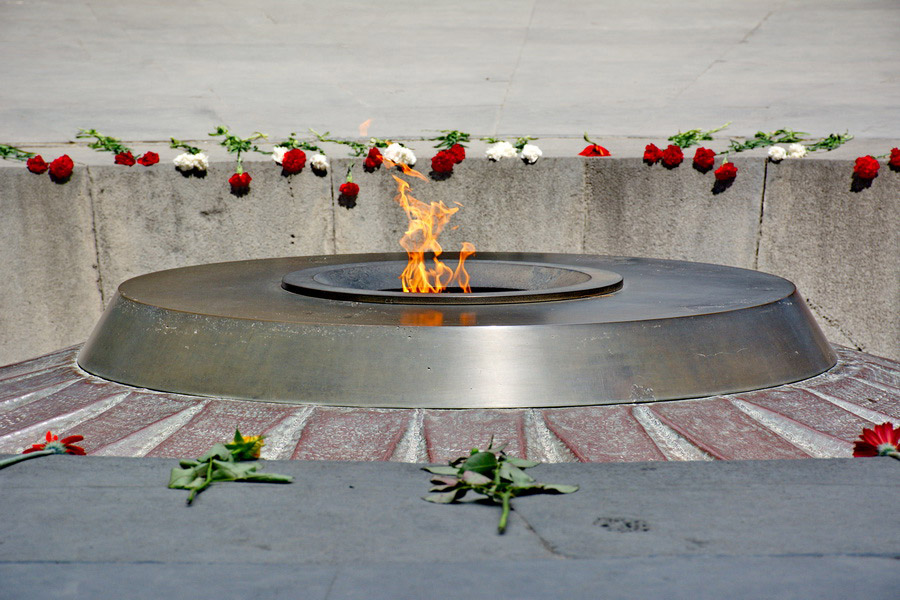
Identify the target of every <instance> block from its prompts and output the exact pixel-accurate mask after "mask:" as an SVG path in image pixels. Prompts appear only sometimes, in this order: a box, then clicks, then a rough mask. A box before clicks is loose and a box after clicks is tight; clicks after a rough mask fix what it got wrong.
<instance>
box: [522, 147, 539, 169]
mask: <svg viewBox="0 0 900 600" xmlns="http://www.w3.org/2000/svg"><path fill="white" fill-rule="evenodd" d="M543 155H544V153H543V152H542V151H541V149H540V148H538V147H537V146H535V145H534V144H525V145H524V146H522V151H521V152H519V158H521V159H522V160H524V161H525V162H526V163H527V164H529V165H533V164H534V163H536V162H537V159H539V158H540V157H541V156H543Z"/></svg>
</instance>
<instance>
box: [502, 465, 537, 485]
mask: <svg viewBox="0 0 900 600" xmlns="http://www.w3.org/2000/svg"><path fill="white" fill-rule="evenodd" d="M500 477H502V478H503V479H507V480H509V481H512V482H513V484H515V485H517V486H523V485H528V484H530V483H534V481H535V480H534V477H531V476H530V475H529V474H528V473H526V472H525V471H523V470H522V469H520V468H519V467H515V466H513V465H511V464H510V463H509V462H507V461H504V462H503V463H501V464H500Z"/></svg>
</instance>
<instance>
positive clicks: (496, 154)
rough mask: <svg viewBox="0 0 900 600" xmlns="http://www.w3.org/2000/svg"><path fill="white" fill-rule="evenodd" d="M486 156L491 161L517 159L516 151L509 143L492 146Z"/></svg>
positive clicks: (498, 143)
mask: <svg viewBox="0 0 900 600" xmlns="http://www.w3.org/2000/svg"><path fill="white" fill-rule="evenodd" d="M485 154H486V155H487V157H488V158H489V159H491V160H494V161H497V160H500V159H501V158H515V156H516V149H515V147H514V146H513V145H512V144H510V143H509V142H497V143H496V144H492V145H490V146H489V147H488V149H487V150H486V151H485Z"/></svg>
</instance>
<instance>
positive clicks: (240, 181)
mask: <svg viewBox="0 0 900 600" xmlns="http://www.w3.org/2000/svg"><path fill="white" fill-rule="evenodd" d="M251 181H253V178H252V177H250V173H244V172H240V173H235V174H234V175H232V176H231V177H229V179H228V183H230V184H231V191H232V192H233V193H235V194H243V193H246V192H247V191H248V190H249V189H250V182H251Z"/></svg>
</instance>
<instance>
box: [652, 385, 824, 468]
mask: <svg viewBox="0 0 900 600" xmlns="http://www.w3.org/2000/svg"><path fill="white" fill-rule="evenodd" d="M650 410H651V411H652V412H653V413H654V414H655V415H656V416H657V418H659V420H660V421H662V422H663V423H665V424H666V425H668V426H669V427H671V428H672V429H674V430H675V431H677V432H678V433H679V434H681V435H682V436H684V437H685V438H686V439H687V440H688V441H690V442H691V443H692V444H694V445H695V446H697V447H698V448H701V449H702V450H705V451H706V452H708V453H709V454H711V455H712V456H715V457H716V458H720V459H723V460H754V459H759V460H767V459H776V458H809V455H808V454H807V453H805V452H803V451H802V450H800V449H799V448H797V447H796V446H793V445H791V444H789V443H788V442H787V441H785V440H784V439H783V438H781V437H779V436H778V435H776V434H775V433H772V432H771V431H770V430H768V429H766V428H765V427H763V426H762V425H760V424H759V423H757V422H756V421H754V420H753V419H751V418H750V417H748V416H747V415H745V414H744V413H742V412H741V411H740V410H738V409H737V408H736V407H735V406H734V405H733V404H732V403H731V402H729V401H728V400H726V399H724V398H710V399H703V400H677V401H673V402H660V403H654V404H651V405H650Z"/></svg>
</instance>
